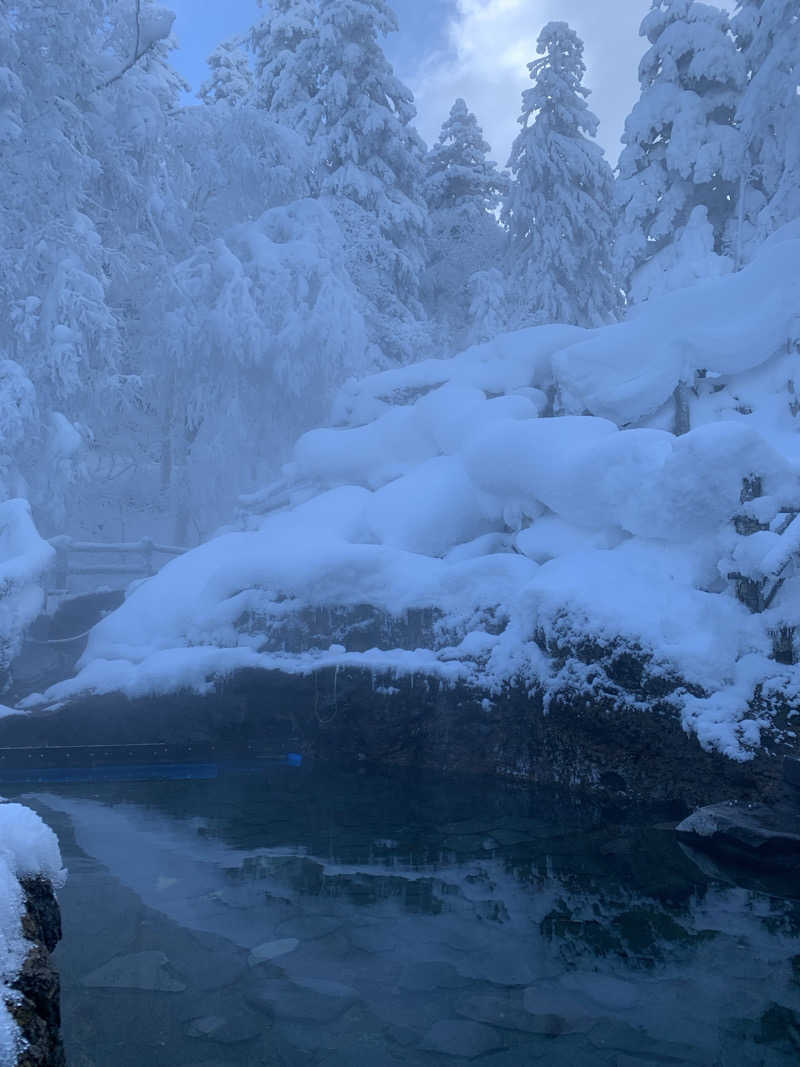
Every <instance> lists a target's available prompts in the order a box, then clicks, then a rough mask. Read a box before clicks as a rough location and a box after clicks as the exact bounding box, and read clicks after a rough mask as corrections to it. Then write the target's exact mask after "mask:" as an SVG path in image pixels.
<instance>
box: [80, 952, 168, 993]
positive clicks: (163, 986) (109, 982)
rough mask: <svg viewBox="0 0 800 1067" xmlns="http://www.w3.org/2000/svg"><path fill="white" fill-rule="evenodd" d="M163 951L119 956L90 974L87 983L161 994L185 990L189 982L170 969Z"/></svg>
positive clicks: (85, 983) (87, 976) (102, 986)
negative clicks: (170, 972) (174, 974)
mask: <svg viewBox="0 0 800 1067" xmlns="http://www.w3.org/2000/svg"><path fill="white" fill-rule="evenodd" d="M168 962H169V961H168V959H167V957H166V955H165V954H164V953H163V952H158V951H155V950H150V951H147V952H132V953H130V954H129V955H127V956H116V957H115V958H114V959H112V960H109V961H108V963H104V964H103V966H102V967H98V968H97V969H96V970H94V971H92V972H91V974H87V975H86V977H85V978H84V979H83V985H85V986H88V987H89V988H90V989H146V990H149V991H150V992H157V993H182V992H183V991H184V990H185V989H186V984H185V983H184V982H181V981H179V980H178V979H177V978H173V977H172V975H170V974H169V973H168V971H167V964H168Z"/></svg>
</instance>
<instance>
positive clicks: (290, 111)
mask: <svg viewBox="0 0 800 1067" xmlns="http://www.w3.org/2000/svg"><path fill="white" fill-rule="evenodd" d="M263 2H264V0H259V3H263ZM318 15H319V3H318V2H315V0H273V2H272V3H270V4H269V6H268V10H267V12H266V14H265V15H264V17H263V18H262V19H260V20H259V21H258V22H257V23H256V24H255V25H254V26H253V28H252V29H251V31H250V48H251V51H252V53H253V58H254V64H253V65H254V71H255V76H254V92H255V96H254V99H255V101H256V103H257V104H258V105H259V107H262V108H263V109H264V110H265V111H268V112H269V113H270V115H271V116H272V117H273V118H274V119H276V120H278V121H280V122H283V123H284V124H285V125H287V126H294V125H296V124H298V123H299V121H300V117H301V115H302V112H303V109H304V107H305V106H306V105H307V103H308V101H309V100H310V99H311V98H312V97H313V96H314V95H315V93H316V91H317V83H318V75H319V74H320V73H321V67H320V58H321V53H320V49H319V44H320V42H319V26H318Z"/></svg>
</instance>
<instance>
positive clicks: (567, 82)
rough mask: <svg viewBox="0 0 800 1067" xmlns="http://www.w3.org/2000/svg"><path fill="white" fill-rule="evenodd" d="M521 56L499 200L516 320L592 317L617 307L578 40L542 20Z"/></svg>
mask: <svg viewBox="0 0 800 1067" xmlns="http://www.w3.org/2000/svg"><path fill="white" fill-rule="evenodd" d="M537 52H538V53H539V55H540V56H541V58H540V59H535V60H533V61H532V62H531V63H529V64H528V70H529V71H530V76H531V78H532V80H533V82H534V86H533V88H531V89H526V90H525V92H523V94H522V114H521V115H520V118H519V123H520V125H521V126H522V129H521V130H520V132H519V134H517V137H516V139H515V141H514V144H513V146H512V148H511V157H510V159H509V164H508V165H509V167H510V169H511V172H512V174H513V181H512V182H511V184H510V187H509V191H508V195H507V196H506V199H505V202H504V205H503V215H502V217H503V220H504V222H505V224H506V226H507V227H508V235H509V243H508V252H507V256H506V263H505V273H506V278H507V290H508V293H509V297H510V299H511V300H512V302H513V306H512V321H513V322H514V323H515V324H516V325H520V326H521V325H530V324H533V323H544V322H566V323H575V324H576V325H581V326H596V325H599V324H601V323H603V322H606V321H608V320H609V319H610V318H611V317H613V315H614V314H615V312H616V310H617V307H618V304H619V296H618V289H617V286H616V284H615V281H614V275H613V271H612V264H611V255H610V246H611V238H612V233H613V225H614V223H613V213H612V212H613V188H614V180H613V175H612V173H611V168H610V167H609V165H608V163H607V162H606V161H605V158H604V156H603V151H602V149H601V148H600V147H599V145H597V144H596V143H595V142H594V141H593V140H590V138H592V137H594V135H595V133H596V132H597V119H596V118H595V116H594V115H593V114H592V112H591V111H590V110H589V107H588V105H587V103H586V97H587V96H588V95H589V90H588V89H586V88H585V87H584V86H583V84H582V79H583V75H584V72H585V70H586V67H585V64H584V62H583V42H582V41H581V39H580V38H579V37H578V35H577V34H576V33H575V31H574V30H572V29H570V27H569V26H568V25H567V24H566V23H565V22H550V23H548V24H547V26H545V27H544V29H543V30H542V32H541V34H540V35H539V39H538V42H537Z"/></svg>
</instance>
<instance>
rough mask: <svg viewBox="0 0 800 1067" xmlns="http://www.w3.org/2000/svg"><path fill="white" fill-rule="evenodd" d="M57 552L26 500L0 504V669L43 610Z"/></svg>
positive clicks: (7, 662)
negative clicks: (40, 530)
mask: <svg viewBox="0 0 800 1067" xmlns="http://www.w3.org/2000/svg"><path fill="white" fill-rule="evenodd" d="M54 555H55V552H54V550H53V548H52V547H51V546H50V545H49V544H48V543H47V542H46V541H43V540H42V538H41V537H40V536H39V534H38V532H37V530H36V527H35V526H34V524H33V520H32V518H31V511H30V507H29V505H28V502H27V501H26V500H20V499H15V500H5V501H3V502H2V503H0V591H1V593H0V669H3V668H6V667H7V666H8V664H9V663H10V661H11V660H12V659H13V658H14V656H15V655H16V653H17V652H18V651H19V647H20V643H21V641H22V634H23V632H24V630H25V629H26V627H28V626H29V625H30V624H31V623H32V622H33V620H34V619H35V618H36V616H37V615H38V614H39V612H40V611H41V609H42V604H43V601H44V594H43V591H42V577H43V575H44V573H45V571H46V570H47V568H48V567H49V566H50V564H51V563H52V560H53V557H54ZM0 714H1V713H0Z"/></svg>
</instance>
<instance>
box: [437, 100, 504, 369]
mask: <svg viewBox="0 0 800 1067" xmlns="http://www.w3.org/2000/svg"><path fill="white" fill-rule="evenodd" d="M488 152H489V145H488V144H487V143H486V141H485V140H484V139H483V131H482V130H481V128H480V126H479V125H478V121H477V119H476V118H475V116H474V115H473V114H472V112H471V111H469V110H468V109H467V105H466V104H465V103H464V101H463V100H461V99H458V100H456V101H455V103H454V104H453V106H452V108H451V110H450V115H449V117H448V118H447V119H446V120H445V122H444V123H443V125H442V129H441V133H440V134H439V139H438V140H437V142H436V144H435V145H434V146H433V148H432V149H431V150H430V152H429V153H428V155H427V157H426V176H425V188H424V192H425V199H426V201H427V204H428V209H429V211H430V233H429V237H428V269H427V272H426V276H425V298H426V303H427V306H428V311H429V314H430V315H431V317H432V318H433V319H434V320H435V321H436V322H437V323H438V324H439V325H440V327H441V328H442V329H443V332H444V335H445V336H444V338H443V340H444V342H445V344H447V343H448V341H449V342H450V343H451V345H452V347H454V348H456V349H457V348H459V347H462V346H463V345H464V344H465V343H467V340H468V339H469V338H470V337H471V336H472V315H471V312H470V308H471V304H472V293H471V288H470V281H469V280H470V277H471V276H472V275H473V274H474V273H475V272H477V271H485V270H488V269H494V268H493V266H492V265H493V264H499V260H500V253H501V249H502V243H503V232H502V230H501V228H500V226H499V224H498V222H497V219H496V218H495V215H494V212H495V211H496V209H497V207H498V206H499V203H500V199H501V197H502V195H503V193H504V192H505V189H506V184H507V183H506V181H505V177H504V175H502V174H501V173H500V172H499V171H498V170H497V164H495V163H493V162H492V161H491V160H489V159H487V158H486V157H487V154H488ZM481 321H482V326H481V331H485V329H486V322H487V321H488V320H486V319H484V318H482V320H481ZM479 332H480V331H479ZM482 339H483V338H482Z"/></svg>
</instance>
